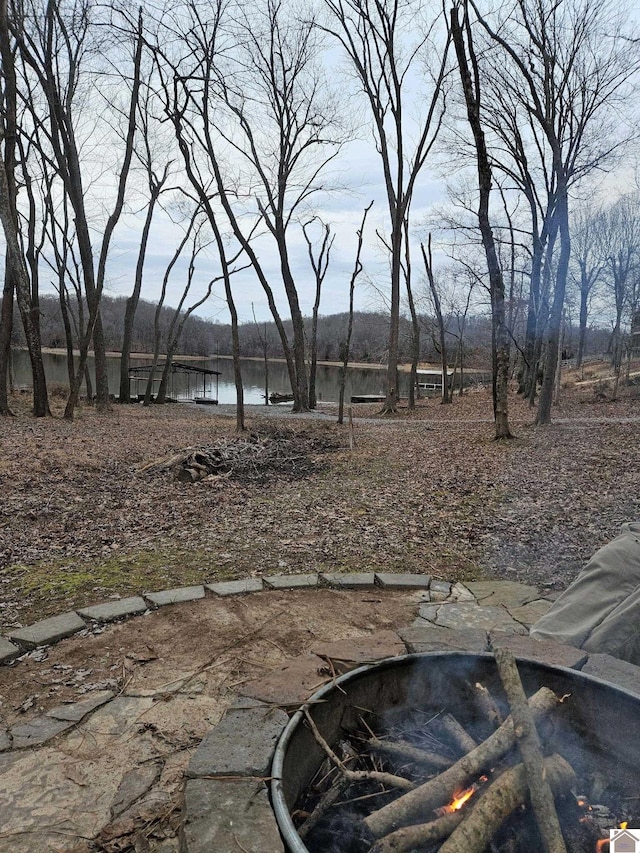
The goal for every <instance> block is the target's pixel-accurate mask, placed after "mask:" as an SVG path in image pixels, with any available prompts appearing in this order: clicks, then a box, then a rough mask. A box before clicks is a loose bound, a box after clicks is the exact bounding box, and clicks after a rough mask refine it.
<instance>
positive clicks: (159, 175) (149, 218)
mask: <svg viewBox="0 0 640 853" xmlns="http://www.w3.org/2000/svg"><path fill="white" fill-rule="evenodd" d="M150 100H151V93H150V90H149V88H146V89H145V94H144V100H143V101H142V102H141V103H140V104H139V106H138V118H137V121H138V130H139V134H140V136H141V145H140V146H139V147H138V148H137V149H136V151H135V154H136V157H137V159H138V160H139V161H140V164H141V165H142V167H143V169H144V171H145V174H146V178H147V185H148V198H147V199H146V200H145V207H146V212H145V218H144V224H143V226H142V233H141V235H140V247H139V249H138V259H137V262H136V271H135V276H134V284H133V291H132V293H131V296H129V298H128V299H127V306H126V309H125V315H124V326H123V330H122V347H121V354H120V394H119V400H120V402H121V403H130V402H131V397H130V390H129V389H130V382H129V360H130V355H131V343H132V337H133V324H134V321H135V316H136V310H137V308H138V302H139V301H140V294H141V292H142V278H143V273H144V262H145V257H146V253H147V246H148V243H149V234H150V232H151V223H152V222H153V215H154V213H155V208H156V204H157V203H158V201H159V199H160V196H161V194H162V192H163V191H164V190H165V189H166V182H167V180H168V178H169V171H170V169H171V166H172V163H171V161H166V158H165V163H164V165H163V166H162V167H161V168H160V169H158V168H156V167H155V164H154V159H155V158H154V154H156V152H154V151H153V150H152V139H151V134H152V133H153V131H152V128H151V121H152V114H151V110H150V106H151V105H150Z"/></svg>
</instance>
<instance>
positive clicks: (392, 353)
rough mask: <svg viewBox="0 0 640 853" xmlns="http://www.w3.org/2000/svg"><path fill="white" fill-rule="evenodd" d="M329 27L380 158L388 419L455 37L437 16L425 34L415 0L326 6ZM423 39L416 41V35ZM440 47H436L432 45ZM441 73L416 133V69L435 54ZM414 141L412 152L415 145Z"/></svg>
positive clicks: (344, 0)
mask: <svg viewBox="0 0 640 853" xmlns="http://www.w3.org/2000/svg"><path fill="white" fill-rule="evenodd" d="M325 5H326V7H327V10H328V12H329V13H330V19H329V21H328V22H327V23H326V24H324V26H325V27H326V29H327V31H328V32H330V33H331V34H332V35H333V36H334V37H335V38H336V39H338V41H339V42H340V44H341V45H342V47H343V49H344V50H345V52H346V54H347V56H348V58H349V61H350V64H351V68H352V71H353V74H354V77H355V79H356V81H357V85H358V87H359V88H360V89H361V91H362V93H363V94H364V96H365V99H366V101H367V103H368V105H369V109H370V111H371V116H372V119H373V132H374V137H375V141H376V149H377V151H378V154H379V155H380V159H381V165H382V170H383V174H384V182H385V188H386V195H387V204H388V211H389V219H390V236H389V240H388V244H389V246H390V250H391V292H390V313H391V322H390V325H389V344H388V374H387V394H386V401H385V404H384V410H383V411H385V412H393V411H395V409H396V404H397V400H398V342H399V338H398V333H399V322H400V297H401V293H400V290H401V287H400V285H401V279H402V264H403V260H404V258H405V248H404V241H405V221H408V220H409V215H410V208H411V201H412V198H413V193H414V189H415V184H416V180H417V178H418V175H419V174H420V172H421V170H422V168H423V166H424V165H425V163H426V161H427V159H428V157H429V154H430V153H431V150H432V148H433V145H434V143H435V140H436V137H437V135H438V131H439V129H440V126H441V123H442V117H443V112H444V105H445V98H444V80H445V75H446V68H447V55H448V48H449V38H448V35H446V36H442V37H441V36H440V33H439V28H440V26H441V24H442V23H443V20H442V16H441V15H439V14H434V16H433V20H431V21H430V22H429V23H428V25H427V27H426V30H425V31H423V30H422V28H421V24H422V22H423V18H422V14H423V8H424V7H423V5H422V4H420V3H418V2H414V0H325ZM414 33H418V36H417V38H413V34H414ZM434 41H435V42H436V43H435V44H433V42H434ZM432 51H433V55H435V57H436V68H435V70H434V71H433V74H432V78H431V80H430V84H429V91H428V92H426V91H424V88H423V91H422V93H421V94H422V99H423V103H425V105H426V106H425V112H424V115H423V116H422V117H421V118H420V120H419V121H418V122H417V126H413V127H411V121H410V119H409V115H410V111H409V109H408V104H407V100H408V98H409V97H410V94H409V93H410V90H411V88H412V83H413V78H414V75H415V74H416V65H417V64H418V63H419V62H420V61H422V60H425V59H426V58H427V57H429V55H430V54H431V52H432ZM412 138H413V139H415V142H414V144H413V145H412V144H411V141H410V139H412Z"/></svg>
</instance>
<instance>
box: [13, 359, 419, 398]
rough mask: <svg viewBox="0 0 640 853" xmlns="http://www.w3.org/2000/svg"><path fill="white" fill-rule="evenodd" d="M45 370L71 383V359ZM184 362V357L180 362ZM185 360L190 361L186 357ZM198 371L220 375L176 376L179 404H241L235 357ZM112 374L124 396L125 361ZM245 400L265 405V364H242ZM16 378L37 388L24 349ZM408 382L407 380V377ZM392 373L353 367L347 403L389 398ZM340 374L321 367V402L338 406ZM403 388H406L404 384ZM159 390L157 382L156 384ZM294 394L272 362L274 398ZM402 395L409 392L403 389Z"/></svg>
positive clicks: (51, 362)
mask: <svg viewBox="0 0 640 853" xmlns="http://www.w3.org/2000/svg"><path fill="white" fill-rule="evenodd" d="M43 358H44V369H45V373H46V376H47V381H48V382H49V383H53V382H59V383H62V384H64V385H67V384H68V378H67V360H66V356H65V355H63V354H61V353H45V354H44V356H43ZM180 360H181V358H180V356H178V358H177V361H180ZM183 360H184V358H183ZM149 363H150V360H149V359H140V358H132V359H131V365H132V366H137V365H143V364H149ZM187 363H188V364H190V365H194V366H195V367H206V368H207V369H209V370H219V371H220V376H218V377H215V376H208V377H206V381H205V382H204V384H203V377H202V376H198V375H196V374H180V373H176V374H172V376H171V379H170V384H169V391H168V393H169V396H170V397H173V398H175V399H178V400H192V399H193V398H194V397H209V398H212V399H217V400H218V401H219V402H220V403H235V401H236V389H235V385H234V382H233V363H232V361H231V359H230V358H220V359H215V358H213V359H195V360H191V359H189V361H188V362H187ZM107 367H108V372H109V391H110V392H111V393H112V394H115V395H116V396H117V394H118V393H119V389H120V360H119V359H118V358H109V359H107ZM89 369H90V370H91V372H92V373H93V359H92V358H90V359H89ZM241 369H242V383H243V387H244V401H245V403H248V404H259V403H264V362H263V361H260V360H251V359H243V360H242V363H241ZM13 376H14V383H15V385H16V386H18V387H20V386H31V369H30V366H29V356H28V354H27V353H26V352H25V351H23V350H14V351H13ZM401 379H403V380H404V382H405V383H406V381H407V377H406V376H404V375H401ZM385 380H386V374H385V372H384V371H383V370H366V369H365V370H363V369H362V368H349V370H348V372H347V387H346V396H345V399H346V400H348V399H349V398H350V396H351V395H352V394H383V393H384V389H385ZM339 381H340V371H339V368H338V367H328V366H325V365H318V370H317V378H316V390H317V396H318V400H319V401H325V402H335V401H337V399H338V393H339ZM145 384H146V381H145V382H135V381H132V382H131V393H132V395H134V394H137V393H138V392H140V393H144V390H145ZM401 384H402V383H401ZM156 387H157V383H156ZM274 391H275V392H276V393H279V394H288V393H290V392H291V385H290V384H289V375H288V373H287V366H286V364H285V363H284V362H281V361H270V362H269V393H270V394H271V393H273V392H274ZM401 393H406V389H405V390H403V389H402V388H401Z"/></svg>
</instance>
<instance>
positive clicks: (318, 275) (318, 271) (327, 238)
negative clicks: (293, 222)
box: [302, 217, 335, 409]
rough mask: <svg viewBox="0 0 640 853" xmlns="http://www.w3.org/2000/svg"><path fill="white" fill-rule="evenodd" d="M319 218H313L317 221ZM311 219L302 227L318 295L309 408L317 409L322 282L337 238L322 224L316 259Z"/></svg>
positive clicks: (311, 360) (314, 320) (310, 368)
mask: <svg viewBox="0 0 640 853" xmlns="http://www.w3.org/2000/svg"><path fill="white" fill-rule="evenodd" d="M316 218H317V217H313V219H316ZM313 219H311V220H310V221H309V222H306V223H305V224H304V225H303V226H302V232H303V234H304V238H305V240H306V241H307V250H308V252H309V261H310V263H311V268H312V270H313V273H314V277H315V281H316V295H315V299H314V302H313V314H312V318H311V344H310V351H311V352H310V362H311V364H310V367H309V408H310V409H315V407H316V404H317V399H316V371H317V363H318V311H319V309H320V294H321V291H322V282H323V281H324V277H325V275H326V273H327V269H328V267H329V255H330V253H331V246H332V245H333V241H334V238H335V235H334V236H331V229H330V227H329V225H327V224H326V223H322V228H323V236H322V243H321V245H320V250H319V253H318V258H317V259H316V258H315V257H314V254H313V244H312V242H311V238H310V237H309V235H308V234H307V227H308V226H309V225H311V223H312V222H313Z"/></svg>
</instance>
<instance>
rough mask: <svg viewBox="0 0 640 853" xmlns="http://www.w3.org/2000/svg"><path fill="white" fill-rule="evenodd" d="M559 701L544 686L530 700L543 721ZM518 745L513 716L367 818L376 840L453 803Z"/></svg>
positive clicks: (536, 717)
mask: <svg viewBox="0 0 640 853" xmlns="http://www.w3.org/2000/svg"><path fill="white" fill-rule="evenodd" d="M559 702H560V700H559V699H558V697H557V696H556V695H555V693H554V692H553V691H552V690H549V689H548V688H547V687H541V688H540V690H538V692H537V693H535V694H534V695H533V696H532V697H531V699H530V700H529V706H530V708H531V710H532V712H533V715H534V719H536V720H537V719H542V717H544V716H545V715H546V714H548V713H549V712H550V711H551V710H553V708H555V707H556V706H557V705H558V704H559ZM514 743H515V734H514V731H513V723H512V721H511V717H507V719H506V720H505V721H504V723H503V724H502V725H501V726H500V728H499V729H497V730H496V731H495V732H494V733H493V734H492V735H491V736H490V737H488V738H487V739H486V740H485V741H483V743H481V744H479V746H477V747H476V748H475V749H474V750H472V751H471V752H469V753H468V754H467V755H464V756H463V757H462V758H460V759H459V760H458V761H456V763H455V764H453V765H452V766H451V767H450V768H449V769H448V770H445V771H444V772H442V773H440V774H439V775H438V776H435V777H434V778H433V779H430V780H429V781H428V782H425V783H424V784H422V785H419V786H418V787H416V788H415V789H414V790H413V791H409V792H408V793H406V794H404V795H402V796H401V797H398V799H396V800H394V801H393V802H391V803H388V804H387V805H386V806H383V807H382V808H381V809H378V810H377V811H375V812H372V813H371V814H370V815H369V816H368V817H367V818H365V821H364V822H365V824H366V826H367V828H368V829H369V831H370V832H371V833H372V835H373V837H374V838H381V837H382V836H383V835H386V834H387V833H389V832H390V831H392V830H393V829H398V828H399V827H401V826H406V825H407V824H410V823H412V822H414V821H415V820H417V819H419V818H420V817H422V816H424V815H425V814H428V813H429V812H430V811H432V810H433V809H436V808H438V806H442V805H444V804H445V803H447V802H448V801H449V800H451V798H452V795H453V793H454V792H455V791H459V790H461V789H463V788H465V787H466V786H467V784H468V783H469V781H470V780H473V779H474V777H476V776H478V775H480V773H481V772H482V771H483V770H485V769H487V768H491V767H492V765H493V764H495V762H496V761H497V760H498V759H499V758H500V757H501V756H503V755H504V753H505V752H507V751H508V750H509V749H511V747H512V746H513V745H514Z"/></svg>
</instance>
